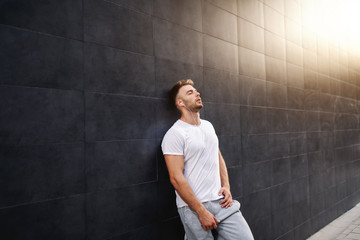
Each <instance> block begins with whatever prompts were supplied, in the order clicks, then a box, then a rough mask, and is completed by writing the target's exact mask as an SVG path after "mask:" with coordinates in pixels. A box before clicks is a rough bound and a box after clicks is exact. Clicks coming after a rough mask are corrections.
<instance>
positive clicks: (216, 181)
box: [161, 79, 254, 240]
mask: <svg viewBox="0 0 360 240" xmlns="http://www.w3.org/2000/svg"><path fill="white" fill-rule="evenodd" d="M169 96H170V101H171V103H172V104H174V105H175V107H176V108H177V109H178V110H179V111H180V113H181V117H180V119H179V120H177V121H176V122H175V123H174V125H173V126H172V127H171V128H170V129H169V130H168V131H167V133H166V134H165V136H164V139H163V141H162V144H161V147H162V151H163V154H164V157H165V161H166V165H167V168H168V171H169V176H170V181H171V183H172V184H173V186H174V188H175V192H176V205H177V207H178V212H179V215H180V218H181V221H182V223H183V225H184V229H185V234H186V237H187V239H189V240H193V239H194V240H195V239H213V235H212V230H216V232H217V236H218V237H217V239H219V240H220V239H227V240H236V239H239V240H240V239H241V240H250V239H254V238H253V236H252V233H251V230H250V228H249V226H248V224H247V222H246V221H245V219H244V217H243V216H242V214H241V212H240V203H239V202H238V201H236V200H233V199H232V196H231V192H230V184H229V178H228V173H227V168H226V165H225V161H224V159H223V157H222V155H221V153H220V149H219V141H218V138H217V136H216V133H215V129H214V127H213V126H212V124H211V123H210V122H209V121H206V120H203V119H200V114H199V112H200V110H201V109H202V107H203V103H202V101H201V98H200V93H199V92H198V91H197V90H196V89H195V88H194V83H193V81H192V80H190V79H188V80H181V81H178V82H177V83H176V84H175V85H174V86H173V87H172V89H171V90H170V94H169Z"/></svg>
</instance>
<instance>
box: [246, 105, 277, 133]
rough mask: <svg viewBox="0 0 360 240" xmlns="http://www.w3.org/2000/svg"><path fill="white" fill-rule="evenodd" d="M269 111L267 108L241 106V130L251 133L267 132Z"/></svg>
mask: <svg viewBox="0 0 360 240" xmlns="http://www.w3.org/2000/svg"><path fill="white" fill-rule="evenodd" d="M269 110H270V109H269ZM267 112H268V110H267V109H266V108H260V107H251V106H249V107H246V106H244V107H241V113H240V117H241V132H242V133H251V134H256V133H266V132H267V126H268V124H267Z"/></svg>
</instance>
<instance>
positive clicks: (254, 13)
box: [238, 0, 264, 27]
mask: <svg viewBox="0 0 360 240" xmlns="http://www.w3.org/2000/svg"><path fill="white" fill-rule="evenodd" d="M263 8H264V5H263V3H262V2H261V1H247V0H238V14H239V17H241V18H244V19H246V20H248V21H250V22H252V23H254V24H256V25H258V26H260V27H264V13H263Z"/></svg>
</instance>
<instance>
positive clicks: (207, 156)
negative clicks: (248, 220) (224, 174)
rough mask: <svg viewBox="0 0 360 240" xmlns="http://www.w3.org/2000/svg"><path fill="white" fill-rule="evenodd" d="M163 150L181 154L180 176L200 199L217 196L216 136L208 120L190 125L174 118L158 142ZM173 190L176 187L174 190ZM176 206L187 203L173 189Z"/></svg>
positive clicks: (215, 198) (207, 199)
mask: <svg viewBox="0 0 360 240" xmlns="http://www.w3.org/2000/svg"><path fill="white" fill-rule="evenodd" d="M161 148H162V151H163V154H164V155H165V154H169V155H183V156H184V176H185V178H186V180H187V181H188V182H189V184H190V186H191V188H192V190H193V191H194V193H195V195H196V196H197V198H198V199H199V200H200V201H201V202H207V201H213V200H217V199H220V198H221V196H219V195H218V193H219V191H220V188H221V180H220V170H219V152H218V149H219V140H218V138H217V136H216V133H215V129H214V127H213V126H212V124H211V123H210V122H208V121H206V120H202V119H201V122H200V125H191V124H188V123H186V122H184V121H182V120H177V121H176V122H175V123H174V125H173V126H172V127H171V128H170V129H169V130H168V131H167V133H166V134H165V136H164V139H163V141H162V144H161ZM175 192H176V191H175ZM176 205H177V207H178V208H180V207H183V206H187V204H186V203H185V202H184V201H183V200H182V199H181V197H180V196H179V194H178V193H177V192H176Z"/></svg>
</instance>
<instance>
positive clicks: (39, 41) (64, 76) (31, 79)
mask: <svg viewBox="0 0 360 240" xmlns="http://www.w3.org/2000/svg"><path fill="white" fill-rule="evenodd" d="M0 35H1V36H2V38H1V40H0V51H1V52H2V54H1V58H0V64H1V66H2V68H1V69H0V75H1V80H0V83H2V84H9V85H21V86H34V87H49V88H60V89H75V90H82V86H83V81H82V79H83V77H82V71H81V70H82V59H83V51H82V44H81V43H80V42H78V41H74V40H65V39H63V38H55V37H51V36H47V35H43V34H39V33H33V32H29V31H23V30H19V29H16V28H10V27H7V26H0ZM19 69H21V71H19Z"/></svg>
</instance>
